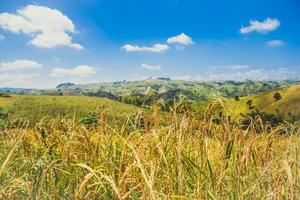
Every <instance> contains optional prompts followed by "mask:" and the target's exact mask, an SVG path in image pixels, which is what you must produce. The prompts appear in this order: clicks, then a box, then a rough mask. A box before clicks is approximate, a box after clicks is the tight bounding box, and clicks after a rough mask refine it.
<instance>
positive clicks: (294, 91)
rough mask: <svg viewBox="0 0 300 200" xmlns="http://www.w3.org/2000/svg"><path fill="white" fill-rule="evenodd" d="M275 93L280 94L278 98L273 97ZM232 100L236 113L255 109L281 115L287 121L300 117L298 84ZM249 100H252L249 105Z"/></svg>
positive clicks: (299, 86)
mask: <svg viewBox="0 0 300 200" xmlns="http://www.w3.org/2000/svg"><path fill="white" fill-rule="evenodd" d="M276 93H278V94H279V96H280V97H279V99H278V100H276V99H275V98H274V95H275V94H276ZM232 102H234V110H235V112H236V113H238V114H240V113H248V112H250V111H251V110H255V109H257V110H259V111H260V112H266V113H270V114H279V115H282V116H283V117H284V119H285V120H288V121H298V120H299V119H300V85H293V86H290V87H283V88H278V89H274V90H271V91H269V92H265V93H262V94H258V95H253V96H247V97H241V98H240V100H238V101H234V100H233V101H232ZM247 102H248V104H247ZM249 102H252V103H251V105H250V103H249Z"/></svg>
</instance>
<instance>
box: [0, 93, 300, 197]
mask: <svg viewBox="0 0 300 200" xmlns="http://www.w3.org/2000/svg"><path fill="white" fill-rule="evenodd" d="M49 98H51V97H47V98H46V97H43V98H40V97H39V98H38V99H34V98H30V99H27V100H25V101H29V102H30V105H31V108H32V109H34V110H36V111H35V113H31V114H37V113H38V112H40V111H46V110H44V109H45V108H43V109H40V110H38V108H39V107H40V106H42V104H41V102H40V101H45V100H47V101H48V104H49V103H52V104H55V106H57V105H59V104H56V103H55V101H59V102H60V103H63V102H64V100H61V99H59V98H60V97H56V98H55V99H56V100H49ZM62 98H66V100H65V101H66V102H68V103H69V104H71V105H73V104H74V102H72V101H73V100H74V99H72V98H69V97H62ZM77 98H78V97H76V101H78V99H77ZM80 100H81V101H83V100H84V101H85V102H86V104H85V106H89V105H90V104H91V102H90V101H88V102H87V99H86V98H83V99H80ZM22 101H24V99H23V100H22ZM49 101H50V102H49ZM97 102H98V103H99V101H97ZM19 103H20V102H19ZM19 103H17V104H19ZM23 103H24V102H23ZM102 103H103V102H102ZM109 103H110V104H113V105H117V104H118V103H114V102H111V101H109ZM35 104H37V105H35ZM226 105H227V103H226V101H225V100H222V99H217V100H214V101H213V102H211V103H210V104H209V105H208V106H207V109H205V112H204V114H203V116H202V117H201V118H197V117H196V116H195V115H194V113H193V112H192V111H191V109H190V108H189V107H188V106H187V105H186V104H185V102H184V99H182V101H180V102H174V104H173V106H172V107H171V110H170V113H169V114H168V115H167V117H166V118H165V119H164V124H160V123H157V122H158V121H160V120H161V117H162V115H161V113H158V112H157V110H154V111H153V113H149V114H148V113H145V112H144V111H142V110H139V111H138V113H139V114H137V115H136V117H135V119H141V118H143V124H140V120H133V119H132V120H130V118H127V119H129V120H126V119H124V120H122V122H123V123H122V125H120V126H117V127H115V128H113V127H112V123H113V121H112V120H110V119H109V118H105V114H104V113H105V112H104V111H101V113H99V114H98V115H97V116H98V121H100V122H101V123H97V124H96V125H95V126H94V125H93V126H92V127H90V125H87V126H85V125H82V124H76V123H74V120H73V119H72V118H67V117H66V115H64V116H61V115H59V116H57V115H51V118H50V121H48V123H43V122H38V123H35V124H32V125H30V126H28V127H22V126H19V127H18V128H9V129H7V130H6V132H5V133H4V132H3V133H1V134H0V152H1V153H0V181H1V184H0V199H299V198H300V191H299V188H300V166H299V162H300V158H299V156H298V153H299V152H298V151H299V142H300V140H299V130H298V129H297V128H296V127H293V126H292V125H288V124H280V125H279V126H277V127H275V128H271V129H269V126H268V125H267V124H266V125H262V126H261V128H262V130H266V129H268V132H259V133H262V134H258V132H257V128H256V126H257V124H258V123H259V116H258V117H257V120H254V121H253V123H252V124H251V125H249V126H248V127H247V128H246V129H244V127H243V126H242V125H241V124H240V123H239V122H238V121H236V120H235V119H233V118H231V112H230V109H229V108H228V107H227V106H226ZM49 106H50V104H49ZM76 106H78V104H76ZM123 106H124V105H123ZM17 108H18V109H21V110H19V111H22V109H23V108H26V106H23V107H20V105H17ZM90 108H91V107H90ZM58 109H67V107H59V108H58ZM80 109H85V107H84V106H83V107H80ZM109 109H113V106H112V107H110V108H109ZM126 109H128V107H126ZM220 109H222V110H223V111H222V113H220ZM71 110H72V109H71ZM47 111H50V112H53V111H51V109H50V110H47ZM27 112H29V111H28V110H27ZM68 112H70V111H68ZM77 112H78V111H77ZM120 112H121V110H120ZM130 112H131V111H129V110H128V112H127V113H130ZM113 113H114V114H118V113H116V110H113ZM43 114H45V113H44V112H43ZM15 116H17V115H15ZM83 116H86V115H83ZM90 116H93V117H96V113H94V114H91V113H90ZM215 117H217V118H218V123H213V121H212V119H214V118H215ZM33 119H34V118H33ZM150 122H151V123H150ZM137 123H138V124H137ZM139 124H140V125H139ZM129 126H130V127H131V128H128V127H129ZM132 127H134V128H132ZM282 129H287V130H289V133H290V134H289V135H287V136H284V137H283V136H280V135H278V132H279V131H281V130H282Z"/></svg>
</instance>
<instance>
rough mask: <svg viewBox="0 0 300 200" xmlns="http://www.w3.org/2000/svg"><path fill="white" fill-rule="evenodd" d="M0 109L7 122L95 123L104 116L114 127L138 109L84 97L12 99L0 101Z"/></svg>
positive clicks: (96, 98)
mask: <svg viewBox="0 0 300 200" xmlns="http://www.w3.org/2000/svg"><path fill="white" fill-rule="evenodd" d="M0 107H2V108H3V109H4V110H5V111H6V112H8V117H7V118H8V120H16V119H18V120H19V119H23V120H26V121H29V122H31V123H37V122H40V121H41V120H43V121H49V120H51V119H54V118H57V117H61V118H68V119H74V120H75V121H76V122H77V121H79V120H82V119H86V120H93V119H98V117H99V115H100V114H101V113H102V112H103V111H104V110H107V112H106V113H105V114H106V115H107V116H108V118H109V119H110V121H112V122H115V123H118V121H124V120H126V119H127V117H128V116H130V115H133V114H135V113H136V112H137V111H138V110H140V108H138V107H136V106H133V105H128V104H124V103H121V102H116V101H112V100H109V99H106V98H98V97H86V96H17V95H15V96H13V97H11V98H0Z"/></svg>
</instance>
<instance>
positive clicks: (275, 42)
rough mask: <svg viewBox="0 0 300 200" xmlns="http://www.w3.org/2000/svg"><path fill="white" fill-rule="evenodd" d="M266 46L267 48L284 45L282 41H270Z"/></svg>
mask: <svg viewBox="0 0 300 200" xmlns="http://www.w3.org/2000/svg"><path fill="white" fill-rule="evenodd" d="M266 45H267V46H269V47H281V46H284V45H285V42H283V41H282V40H270V41H268V42H267V43H266Z"/></svg>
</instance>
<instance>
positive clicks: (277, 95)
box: [273, 92, 282, 101]
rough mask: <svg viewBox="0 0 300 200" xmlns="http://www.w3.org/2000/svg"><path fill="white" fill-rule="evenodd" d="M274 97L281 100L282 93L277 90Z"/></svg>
mask: <svg viewBox="0 0 300 200" xmlns="http://www.w3.org/2000/svg"><path fill="white" fill-rule="evenodd" d="M273 98H274V99H275V100H276V101H279V100H280V99H282V96H281V94H280V93H279V92H275V93H274V96H273Z"/></svg>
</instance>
